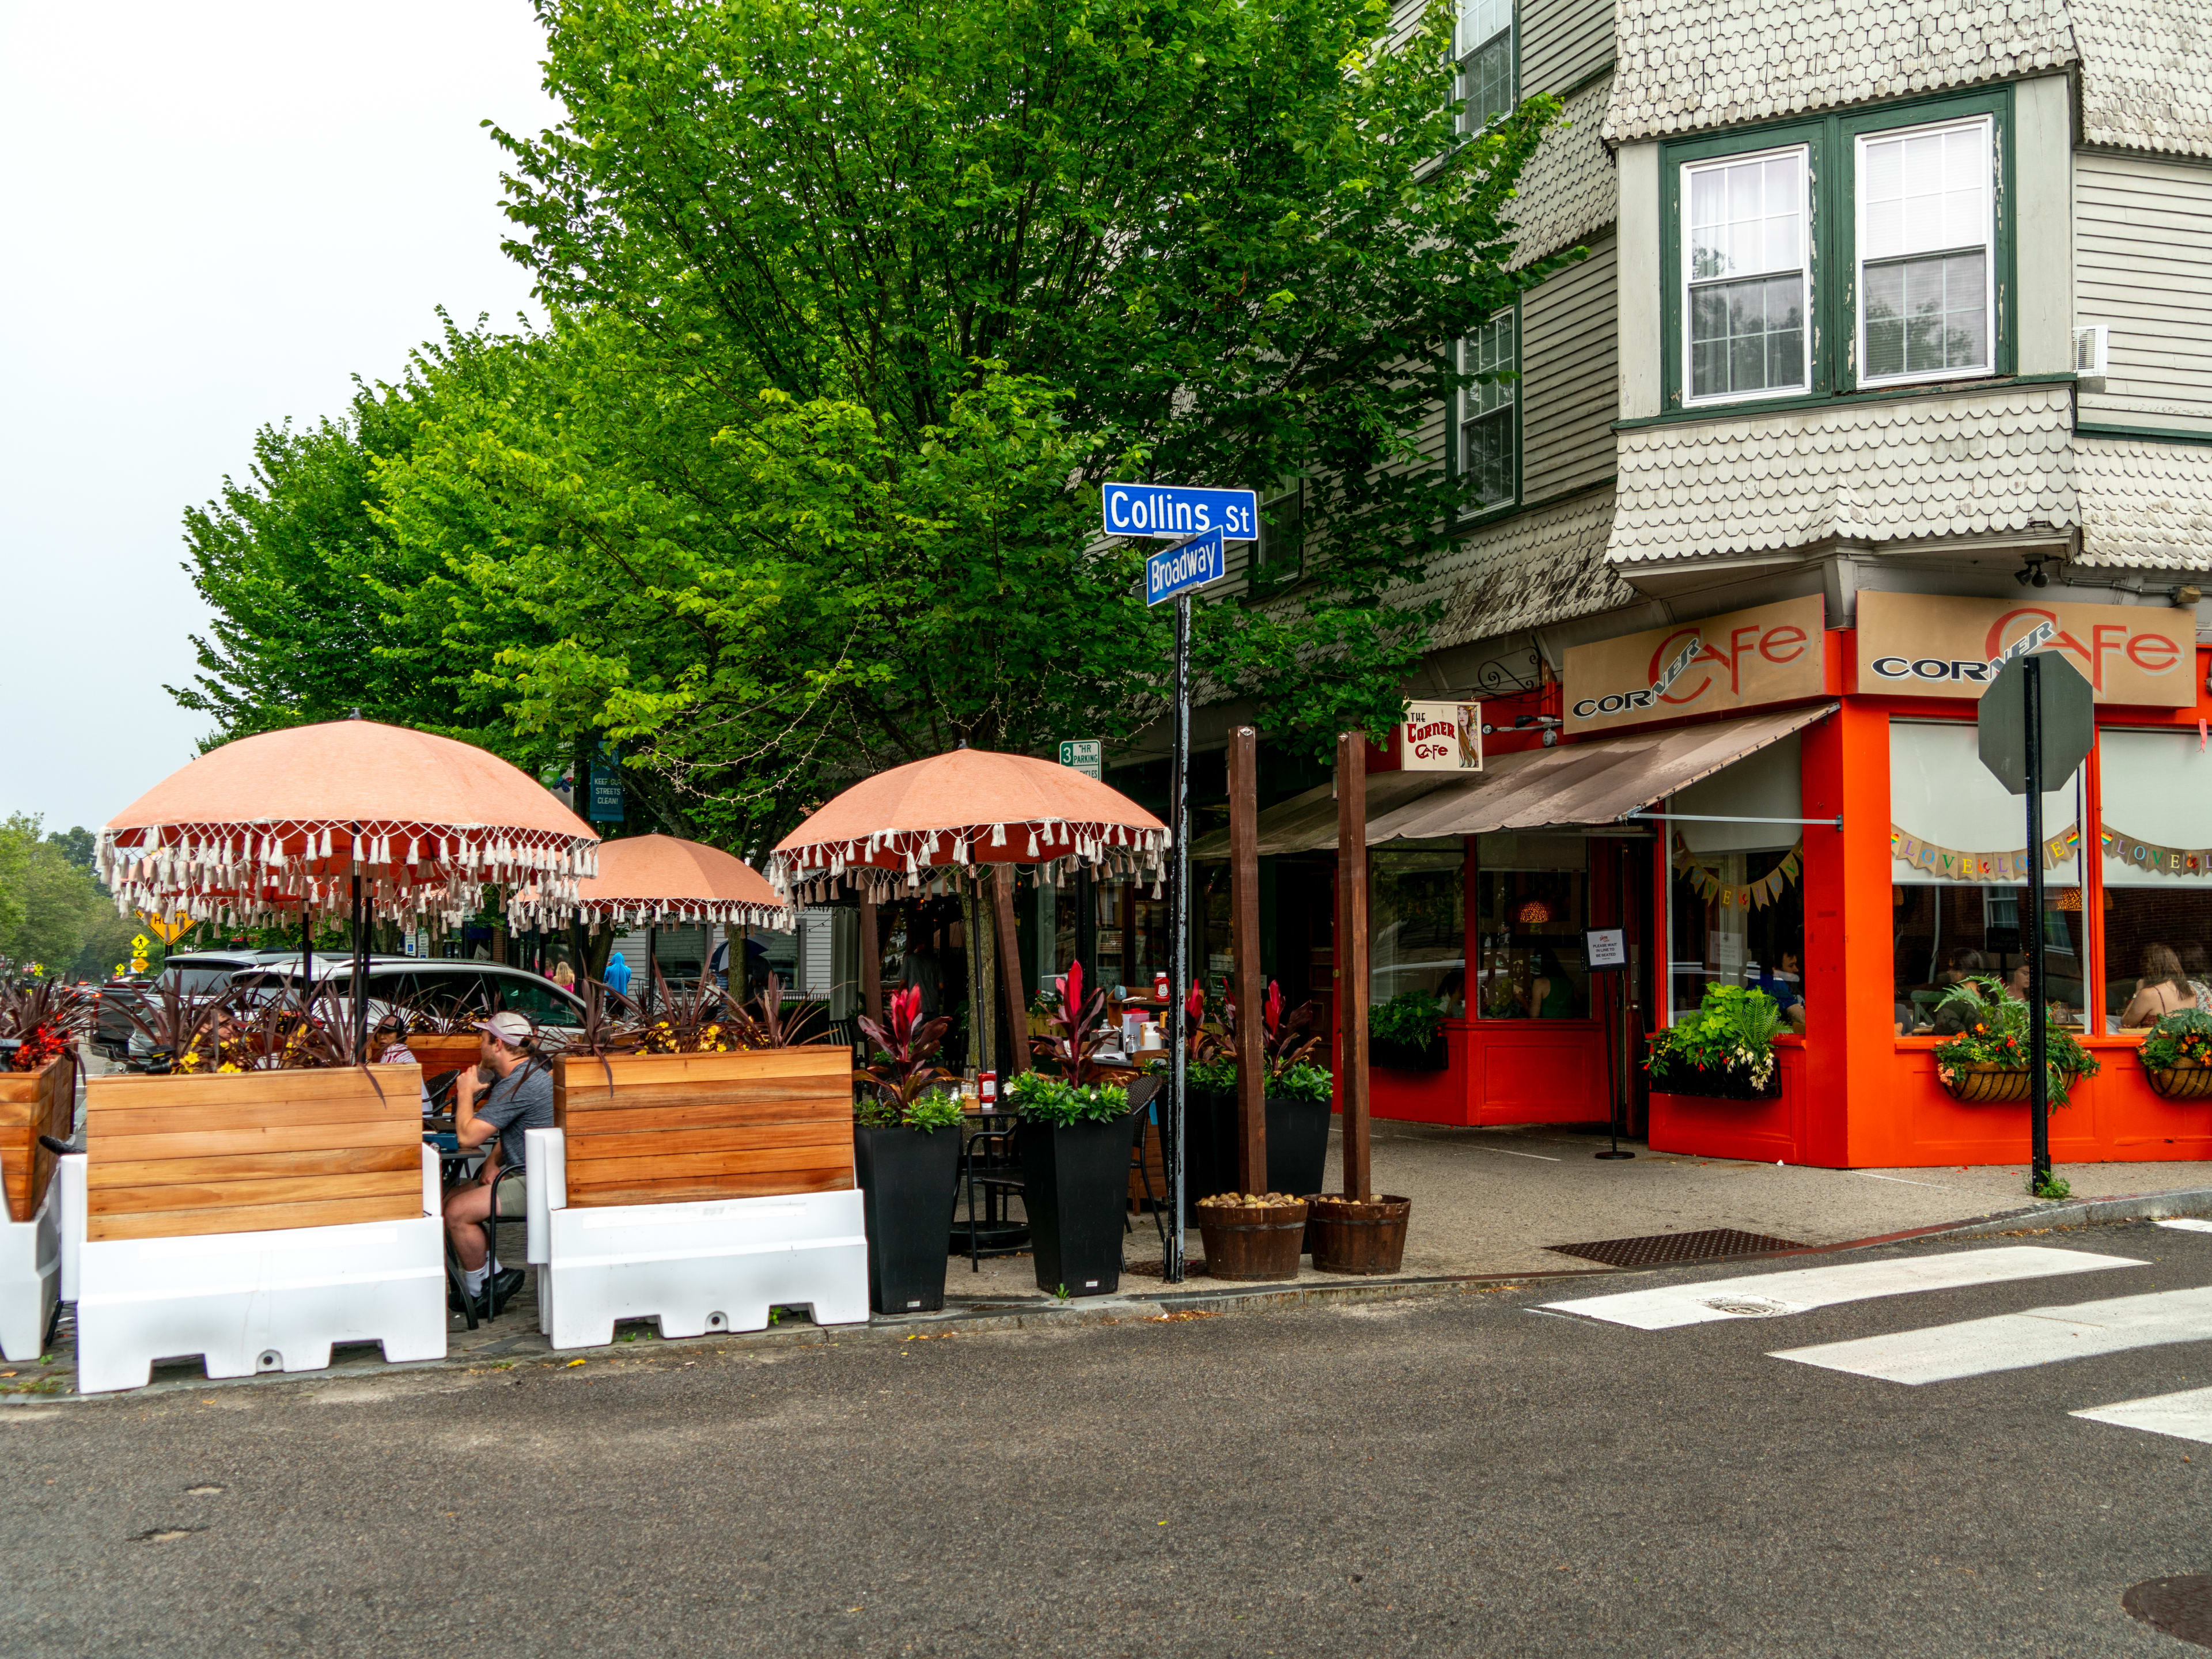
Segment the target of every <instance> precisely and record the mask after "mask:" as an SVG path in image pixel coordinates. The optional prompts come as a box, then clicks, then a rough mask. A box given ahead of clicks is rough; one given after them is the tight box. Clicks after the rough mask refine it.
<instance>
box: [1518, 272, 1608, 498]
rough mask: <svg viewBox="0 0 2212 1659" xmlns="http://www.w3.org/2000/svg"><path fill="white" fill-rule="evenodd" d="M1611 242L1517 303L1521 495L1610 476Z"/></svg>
mask: <svg viewBox="0 0 2212 1659" xmlns="http://www.w3.org/2000/svg"><path fill="white" fill-rule="evenodd" d="M1617 246H1618V245H1617V244H1616V242H1615V241H1614V240H1613V238H1612V237H1609V236H1608V237H1607V238H1606V239H1605V240H1603V241H1601V242H1599V243H1597V244H1596V245H1595V246H1593V247H1592V248H1591V249H1590V254H1589V258H1587V259H1585V260H1583V261H1582V262H1581V263H1580V264H1573V265H1570V266H1568V267H1567V268H1566V269H1565V270H1563V271H1561V272H1559V275H1558V276H1554V277H1553V278H1552V279H1551V280H1550V281H1549V282H1547V283H1544V284H1543V286H1541V288H1537V289H1531V290H1530V291H1529V292H1528V295H1526V296H1525V297H1523V299H1522V301H1521V397H1522V401H1521V446H1522V461H1521V497H1522V500H1523V501H1543V500H1545V499H1547V497H1550V496H1553V495H1559V494H1561V493H1562V492H1564V491H1566V490H1570V489H1582V488H1583V486H1585V485H1588V484H1594V483H1599V482H1600V481H1601V480H1603V479H1606V478H1609V477H1612V476H1613V420H1614V417H1615V415H1616V413H1617V412H1618V405H1619V400H1620V392H1619V388H1618V377H1619V373H1620V350H1619V342H1618V333H1619V330H1618V325H1617V322H1616V318H1615V313H1614V308H1613V303H1614V302H1613V283H1614V276H1615V272H1616V270H1617V269H1618V264H1619V262H1618V260H1617V259H1616V258H1615V252H1616V249H1617Z"/></svg>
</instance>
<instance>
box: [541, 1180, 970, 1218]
mask: <svg viewBox="0 0 2212 1659" xmlns="http://www.w3.org/2000/svg"><path fill="white" fill-rule="evenodd" d="M852 1185H853V1172H852V1171H851V1170H818V1171H815V1172H813V1173H811V1175H805V1176H801V1175H799V1174H797V1173H794V1172H793V1171H790V1170H764V1171H762V1172H760V1173H757V1174H755V1175H749V1176H747V1175H729V1176H716V1177H715V1178H714V1180H712V1181H699V1182H688V1181H680V1180H679V1181H659V1182H646V1183H643V1184H641V1185H638V1186H635V1187H599V1188H592V1191H591V1193H590V1194H589V1196H587V1197H577V1196H575V1195H574V1194H572V1195H571V1196H570V1197H569V1200H568V1204H569V1207H570V1208H572V1209H579V1210H586V1209H593V1208H612V1207H614V1206H617V1205H622V1204H690V1203H696V1202H702V1201H707V1200H714V1199H726V1198H783V1197H787V1196H790V1195H792V1194H798V1193H842V1192H847V1191H849V1190H850V1189H851V1188H852ZM947 1225H950V1224H949V1222H948V1224H947Z"/></svg>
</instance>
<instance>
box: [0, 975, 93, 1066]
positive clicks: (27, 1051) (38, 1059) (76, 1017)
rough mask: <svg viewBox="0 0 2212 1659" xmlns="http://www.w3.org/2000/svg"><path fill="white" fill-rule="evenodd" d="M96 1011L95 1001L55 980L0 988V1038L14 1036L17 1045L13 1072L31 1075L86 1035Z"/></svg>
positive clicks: (41, 980)
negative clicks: (18, 1044) (30, 1073)
mask: <svg viewBox="0 0 2212 1659" xmlns="http://www.w3.org/2000/svg"><path fill="white" fill-rule="evenodd" d="M99 1010H100V1004H99V1003H98V1001H97V1000H94V999H93V998H91V997H88V996H86V995H85V994H83V993H82V992H81V991H79V990H78V989H77V988H76V987H75V986H73V985H67V984H64V983H63V982H62V981H59V980H52V979H38V980H32V981H29V982H28V983H27V984H18V985H9V986H0V1037H14V1038H15V1039H17V1041H18V1042H19V1043H20V1044H21V1046H20V1047H19V1048H17V1049H16V1050H15V1069H16V1070H17V1071H19V1072H35V1071H38V1070H40V1068H42V1067H43V1066H46V1065H47V1064H49V1063H50V1062H52V1061H53V1060H58V1059H59V1058H60V1057H61V1056H62V1055H63V1054H67V1053H68V1052H69V1050H70V1046H71V1045H72V1044H74V1043H75V1042H76V1040H77V1039H78V1038H79V1037H81V1036H85V1035H86V1034H87V1033H88V1032H89V1031H90V1030H92V1028H93V1024H94V1021H95V1020H96V1019H97V1018H98V1016H99ZM4 1064H5V1062H4V1061H0V1065H4Z"/></svg>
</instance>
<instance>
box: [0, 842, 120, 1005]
mask: <svg viewBox="0 0 2212 1659" xmlns="http://www.w3.org/2000/svg"><path fill="white" fill-rule="evenodd" d="M40 829H41V825H40V820H39V819H38V818H36V817H28V816H26V815H25V814H23V813H20V812H18V813H15V814H12V815H10V816H9V818H8V820H7V822H6V823H4V824H0V957H6V959H7V960H8V962H9V964H10V965H11V967H13V968H14V969H16V970H18V971H21V970H25V969H28V968H29V967H30V965H31V964H33V963H37V964H38V965H39V966H40V968H41V969H44V970H45V971H46V972H47V973H49V974H52V975H68V974H70V973H72V972H74V971H75V969H76V963H77V958H78V955H79V952H80V951H82V949H83V947H84V945H85V943H86V940H87V939H88V937H89V936H90V935H91V933H93V931H94V927H95V924H97V923H98V921H100V915H101V913H102V912H103V911H106V912H108V913H110V914H112V911H113V908H114V907H113V905H112V902H111V901H110V900H109V899H108V897H107V896H106V893H105V892H103V891H102V890H101V889H100V884H99V883H98V882H97V881H95V880H94V878H93V873H92V870H91V868H90V866H89V864H83V865H80V864H78V863H77V862H76V860H74V859H73V858H72V857H71V856H70V854H71V852H72V851H73V850H74V843H73V842H72V841H71V839H70V836H61V835H53V836H41V834H40ZM84 833H85V832H84V831H82V830H77V831H74V832H72V834H73V835H83V834H84Z"/></svg>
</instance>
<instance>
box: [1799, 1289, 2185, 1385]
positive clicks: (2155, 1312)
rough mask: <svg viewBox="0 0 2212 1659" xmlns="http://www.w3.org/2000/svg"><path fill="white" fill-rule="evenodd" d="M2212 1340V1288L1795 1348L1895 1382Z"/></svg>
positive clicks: (1814, 1360) (1837, 1367)
mask: <svg viewBox="0 0 2212 1659" xmlns="http://www.w3.org/2000/svg"><path fill="white" fill-rule="evenodd" d="M2205 1340H2212V1287H2204V1288H2199V1289H2197V1290H2191V1291H2155V1292H2154V1293H2152V1294H2150V1295H2148V1296H2123V1297H2114V1298H2113V1299H2112V1300H2111V1301H2109V1302H2081V1303H2076V1304H2074V1305H2072V1306H2070V1307H2064V1308H2032V1309H2030V1310H2027V1312H2025V1313H2015V1314H1999V1315H1997V1316H1996V1317H1995V1318H1991V1319H1968V1320H1962V1321H1960V1322H1959V1323H1957V1324H1955V1325H1931V1326H1929V1327H1927V1328H1924V1329H1921V1330H1917V1331H1897V1332H1894V1333H1893V1334H1889V1335H1887V1336H1863V1337H1859V1338H1857V1339H1856V1340H1852V1341H1849V1342H1826V1343H1822V1344H1820V1346H1816V1347H1810V1348H1789V1349H1785V1350H1784V1351H1783V1352H1779V1353H1777V1354H1775V1355H1774V1356H1773V1357H1774V1358H1777V1359H1795V1360H1796V1361H1798V1362H1799V1363H1800V1364H1806V1365H1820V1366H1823V1367H1825V1368H1826V1369H1827V1370H1832V1371H1849V1372H1851V1373H1852V1374H1853V1375H1855V1376H1877V1377H1881V1378H1882V1379H1883V1380H1885V1381H1887V1382H1891V1383H1915V1384H1917V1383H1944V1382H1948V1381H1950V1380H1951V1379H1953V1378H1954V1377H1960V1376H1982V1375H1984V1373H1986V1372H1990V1371H2016V1370H2027V1368H2028V1367H2030V1366H2033V1365H2048V1364H2052V1363H2054V1362H2055V1361H2057V1360H2061V1359H2080V1358H2086V1357H2087V1356H2088V1355H2091V1354H2100V1353H2118V1352H2122V1351H2123V1350H2125V1349H2128V1348H2148V1347H2155V1346H2159V1345H2160V1344H2162V1343H2167V1342H2202V1341H2205Z"/></svg>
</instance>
